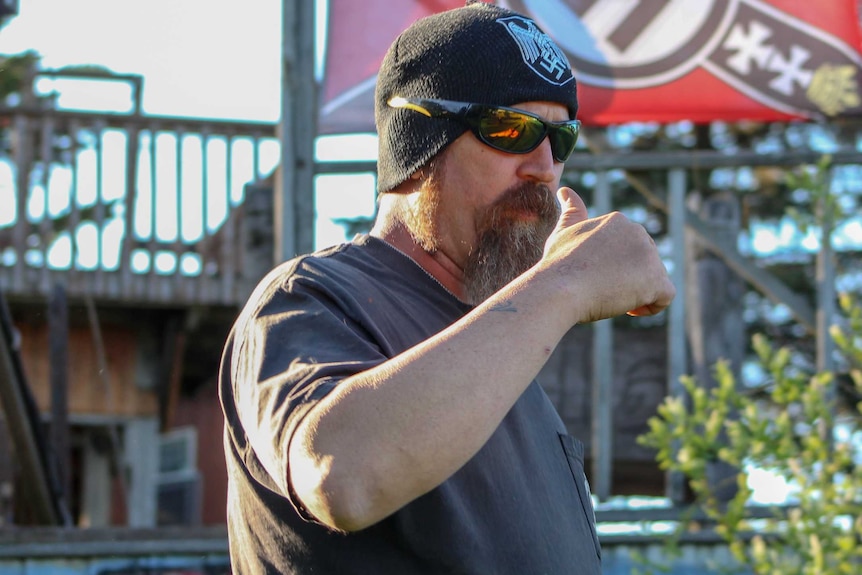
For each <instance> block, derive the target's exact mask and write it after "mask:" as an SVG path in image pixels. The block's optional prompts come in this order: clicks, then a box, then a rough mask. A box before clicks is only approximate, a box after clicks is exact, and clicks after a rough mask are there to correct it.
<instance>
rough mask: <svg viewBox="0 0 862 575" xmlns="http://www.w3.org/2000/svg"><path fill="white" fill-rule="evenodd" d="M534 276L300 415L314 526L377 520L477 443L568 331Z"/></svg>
mask: <svg viewBox="0 0 862 575" xmlns="http://www.w3.org/2000/svg"><path fill="white" fill-rule="evenodd" d="M530 279H531V277H530V274H527V276H525V277H524V278H523V279H522V281H519V282H515V283H513V284H512V285H510V286H509V287H508V288H507V289H505V290H503V291H502V292H501V293H500V294H498V295H497V296H495V297H493V298H491V299H489V300H488V301H487V302H485V304H483V305H482V306H480V307H479V308H477V309H476V310H474V312H472V313H471V314H469V315H468V316H466V317H465V318H464V319H463V320H462V321H460V322H458V323H456V324H454V325H453V326H451V327H450V328H448V329H447V330H445V331H443V332H441V333H440V334H438V335H437V336H435V337H433V338H431V339H429V340H427V341H426V342H424V343H422V344H420V345H418V346H416V347H414V348H412V349H410V350H408V351H407V352H405V353H403V354H401V355H399V356H397V357H396V358H394V359H392V360H390V361H388V362H386V363H384V364H382V365H380V366H379V367H378V368H376V369H374V370H370V371H368V372H365V373H362V374H360V375H358V376H356V377H353V378H350V379H348V380H345V381H344V382H342V383H341V384H340V385H339V387H338V388H337V389H336V390H335V391H333V392H332V393H331V394H330V396H328V397H327V398H326V399H325V400H324V401H322V402H321V403H320V404H318V406H316V407H315V409H314V410H313V411H312V412H311V413H310V414H309V415H308V416H307V418H306V419H305V421H304V422H303V423H302V424H301V425H300V427H299V428H298V430H297V432H296V436H295V437H294V440H293V442H292V445H291V453H290V461H291V470H292V477H291V478H292V481H293V485H294V488H295V489H296V491H297V493H298V494H300V497H301V498H302V499H303V503H304V504H305V505H306V506H307V507H309V510H310V511H311V512H312V513H314V514H315V515H316V516H317V517H318V519H320V520H321V521H323V522H324V523H328V524H330V525H331V526H333V527H336V528H340V529H345V530H353V529H358V528H362V527H365V526H367V525H370V524H372V523H374V522H376V521H379V520H380V519H382V518H384V517H386V516H387V515H389V514H390V513H392V512H394V511H395V510H397V509H398V508H400V507H401V506H403V505H404V504H406V503H408V502H410V501H412V500H413V499H415V498H416V497H418V496H420V495H422V494H423V493H426V492H427V491H429V490H431V489H433V488H434V487H436V486H437V485H439V484H440V483H442V482H443V481H444V480H445V479H447V478H448V477H449V476H450V475H452V474H453V473H454V472H455V471H457V470H458V469H459V468H460V467H461V466H462V465H464V464H465V463H466V462H467V461H468V460H469V459H470V458H471V457H472V456H473V455H474V454H475V453H476V452H477V451H478V450H479V449H480V448H481V447H482V445H484V443H485V442H486V441H487V440H488V438H489V437H490V436H491V434H492V433H493V432H494V430H495V429H496V428H497V426H498V425H499V423H500V421H501V420H502V419H503V417H504V416H505V415H506V413H507V412H508V411H509V409H510V408H511V407H512V405H513V404H514V403H515V401H517V399H518V397H519V396H520V395H521V393H522V392H523V391H524V389H525V388H526V386H527V385H528V384H529V383H530V381H532V379H533V378H534V377H535V376H536V374H537V373H538V372H539V370H540V369H541V367H542V366H543V365H544V363H545V362H546V361H547V359H548V357H549V356H550V354H551V352H552V351H553V349H554V348H555V347H556V345H557V343H558V342H559V340H560V338H561V337H562V336H563V335H564V334H565V332H566V330H567V329H568V328H569V327H570V326H571V323H572V322H571V320H567V319H566V318H565V314H561V313H559V312H558V311H555V310H554V306H552V305H550V304H549V300H548V297H549V294H542V293H541V292H540V290H537V289H535V288H533V289H532V290H530V289H527V286H528V285H529V284H530Z"/></svg>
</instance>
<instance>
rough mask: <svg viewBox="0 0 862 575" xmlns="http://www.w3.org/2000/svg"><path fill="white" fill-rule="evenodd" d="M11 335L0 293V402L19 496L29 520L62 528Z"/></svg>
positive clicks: (42, 443)
mask: <svg viewBox="0 0 862 575" xmlns="http://www.w3.org/2000/svg"><path fill="white" fill-rule="evenodd" d="M15 333H16V332H15V329H14V327H13V325H12V318H11V316H10V315H9V311H8V308H7V307H6V300H5V298H4V297H3V292H2V291H0V403H2V406H3V412H4V414H5V416H6V425H7V427H8V430H9V435H10V438H11V440H12V445H13V446H14V448H15V456H16V458H17V461H18V465H19V467H20V469H21V481H20V485H21V487H22V491H23V492H22V493H21V495H22V496H23V497H24V499H25V500H26V501H27V506H28V509H29V510H30V512H31V513H32V520H33V521H35V522H36V523H38V524H43V525H62V524H64V523H65V521H64V517H63V514H62V511H61V506H60V505H58V504H57V501H56V499H55V497H54V486H53V482H52V476H51V474H50V470H49V468H48V465H47V455H46V453H45V451H46V450H45V440H44V437H43V435H42V428H41V422H40V420H39V413H38V411H37V410H36V403H35V401H34V400H33V397H32V396H31V395H30V393H29V388H28V387H27V382H26V381H25V379H24V370H23V366H22V365H21V359H20V357H19V355H18V343H17V342H16V335H15Z"/></svg>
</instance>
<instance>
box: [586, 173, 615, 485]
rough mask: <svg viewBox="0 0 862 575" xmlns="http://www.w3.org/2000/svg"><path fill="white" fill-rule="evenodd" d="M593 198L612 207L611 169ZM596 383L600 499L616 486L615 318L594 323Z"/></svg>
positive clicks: (600, 176)
mask: <svg viewBox="0 0 862 575" xmlns="http://www.w3.org/2000/svg"><path fill="white" fill-rule="evenodd" d="M596 177H597V180H596V188H595V195H594V198H593V208H594V210H595V214H594V215H602V214H606V213H608V212H610V211H611V204H612V202H611V187H610V185H609V183H608V173H607V171H599V172H596ZM592 330H593V377H592V379H593V386H592V399H593V401H592V403H593V405H592V449H591V459H592V480H593V487H592V489H593V491H594V492H595V494H596V496H597V497H598V498H599V500H600V501H604V500H606V499H608V498H609V497H610V496H611V489H612V486H613V458H614V445H613V443H614V442H613V432H614V412H613V381H614V373H613V348H614V332H613V320H610V319H606V320H603V321H598V322H595V323H593V325H592Z"/></svg>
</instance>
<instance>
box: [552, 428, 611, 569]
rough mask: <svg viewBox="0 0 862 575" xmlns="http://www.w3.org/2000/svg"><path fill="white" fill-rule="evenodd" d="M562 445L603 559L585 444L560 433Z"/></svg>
mask: <svg viewBox="0 0 862 575" xmlns="http://www.w3.org/2000/svg"><path fill="white" fill-rule="evenodd" d="M559 436H560V443H561V444H562V445H563V452H564V453H565V454H566V461H568V462H569V470H570V471H571V472H572V479H573V480H574V482H575V487H576V488H577V490H578V499H580V501H581V507H582V508H583V510H584V517H585V519H586V521H587V523H588V524H589V526H590V533H591V534H592V536H593V543H594V544H595V546H596V555H598V556H599V558H601V556H602V547H601V545H600V544H599V536H598V534H597V533H596V512H595V510H594V509H593V500H592V498H591V497H590V484H589V482H588V481H587V475H586V473H585V472H584V444H583V443H581V442H580V441H578V440H577V439H575V438H574V437H572V436H571V435H566V434H565V433H560V434H559Z"/></svg>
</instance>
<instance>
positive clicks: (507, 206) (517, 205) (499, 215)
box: [480, 182, 560, 229]
mask: <svg viewBox="0 0 862 575" xmlns="http://www.w3.org/2000/svg"><path fill="white" fill-rule="evenodd" d="M512 213H529V214H534V215H535V216H536V217H537V218H538V220H539V221H542V222H547V221H554V222H556V220H557V219H558V218H559V216H560V206H559V204H557V199H556V196H555V195H554V193H553V192H552V191H551V189H550V188H549V187H548V186H546V185H545V184H538V183H535V182H522V183H520V184H518V185H517V186H513V187H511V188H509V189H508V190H506V191H505V192H504V193H503V194H502V195H501V196H500V197H499V198H497V200H496V201H495V202H494V203H493V204H491V205H490V206H489V207H488V209H487V211H486V213H485V217H484V218H482V220H483V221H482V222H481V224H482V225H480V227H481V228H482V229H488V228H489V227H493V226H496V225H498V224H500V223H501V222H502V221H504V220H506V219H508V217H509V216H510V214H512Z"/></svg>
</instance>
